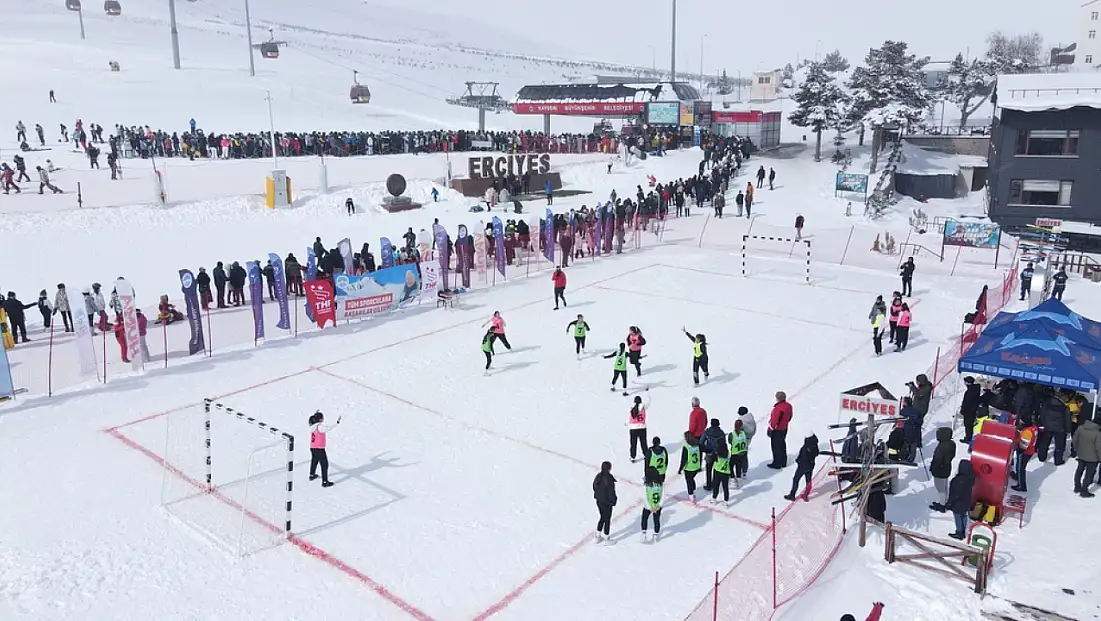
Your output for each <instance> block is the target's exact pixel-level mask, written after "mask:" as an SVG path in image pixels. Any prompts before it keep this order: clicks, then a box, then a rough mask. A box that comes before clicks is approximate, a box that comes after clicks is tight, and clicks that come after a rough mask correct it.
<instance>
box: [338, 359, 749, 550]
mask: <svg viewBox="0 0 1101 621" xmlns="http://www.w3.org/2000/svg"><path fill="white" fill-rule="evenodd" d="M317 372H318V373H323V374H325V375H328V376H330V377H333V378H335V379H339V380H343V381H345V382H348V383H350V384H354V385H356V386H358V387H360V388H364V389H366V390H369V391H371V392H373V393H375V394H377V395H380V396H383V397H387V398H389V399H392V400H394V401H397V402H398V403H402V404H404V405H407V406H409V407H411V408H413V409H416V410H420V411H422V412H425V413H427V414H432V415H433V416H437V417H439V418H442V419H444V420H446V421H450V422H453V423H455V424H458V425H462V426H463V427H466V428H467V429H470V430H471V431H477V432H479V433H484V434H486V435H488V436H491V437H494V438H497V439H499V440H505V441H507V442H511V443H513V444H517V445H520V446H523V447H525V448H529V449H532V450H535V451H538V452H540V453H544V454H546V455H553V456H554V457H559V458H561V459H565V460H567V461H569V462H571V463H574V464H577V465H579V466H583V467H585V468H587V469H589V470H598V469H599V467H598V466H597V465H596V464H590V463H588V462H586V461H584V460H581V459H578V458H576V457H573V456H571V455H567V454H565V453H562V452H559V451H556V450H553V449H548V448H545V447H542V446H539V445H538V444H534V443H532V442H528V441H527V440H522V439H520V438H514V437H512V436H510V435H506V434H503V433H500V432H498V431H493V430H492V429H487V428H485V427H481V426H478V425H475V424H473V423H469V422H467V421H464V420H462V419H459V418H456V417H454V416H451V415H450V414H444V413H443V412H440V411H439V410H435V409H432V408H430V407H428V406H425V405H421V404H419V403H415V402H413V401H410V400H408V399H406V398H404V397H400V396H398V395H395V394H393V393H391V392H387V391H385V390H382V389H380V388H376V387H374V386H372V385H370V384H367V383H365V382H362V381H360V380H357V379H355V378H351V377H345V376H343V375H340V374H338V373H333V372H332V371H328V370H325V369H320V368H319V369H317ZM620 482H621V483H626V484H627V485H631V486H632V487H637V488H641V487H642V485H640V484H639V483H638V482H637V481H634V480H632V479H623V480H622V481H620ZM670 497H671V498H672V497H673V496H672V495H671V496H670ZM679 502H681V501H678V504H679ZM685 502H687V501H685ZM693 506H695V507H696V508H697V509H702V510H704V511H710V512H711V513H714V514H716V515H721V516H723V517H727V518H730V519H732V520H736V521H738V522H742V523H744V524H748V525H749V526H754V527H756V528H759V529H761V530H768V529H769V526H768V525H766V524H763V523H761V522H757V521H755V520H751V519H749V518H746V517H742V516H740V515H737V514H735V513H730V512H728V511H723V510H721V509H719V508H717V507H708V506H704V505H699V504H696V505H693Z"/></svg>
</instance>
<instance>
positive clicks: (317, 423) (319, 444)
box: [309, 410, 343, 487]
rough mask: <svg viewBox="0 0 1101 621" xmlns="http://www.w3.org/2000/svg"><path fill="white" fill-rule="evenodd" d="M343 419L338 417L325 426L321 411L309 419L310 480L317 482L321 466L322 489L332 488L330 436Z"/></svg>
mask: <svg viewBox="0 0 1101 621" xmlns="http://www.w3.org/2000/svg"><path fill="white" fill-rule="evenodd" d="M341 418H343V417H340V416H338V417H337V419H336V422H335V423H334V424H332V425H326V424H325V415H324V414H322V413H321V410H318V411H316V412H314V413H313V414H312V415H311V416H310V418H309V424H310V480H311V481H316V480H317V467H318V466H321V487H332V486H333V482H332V481H330V480H329V454H328V452H326V445H327V444H328V434H329V432H330V431H332V430H333V429H335V428H336V426H337V425H339V424H340V420H341Z"/></svg>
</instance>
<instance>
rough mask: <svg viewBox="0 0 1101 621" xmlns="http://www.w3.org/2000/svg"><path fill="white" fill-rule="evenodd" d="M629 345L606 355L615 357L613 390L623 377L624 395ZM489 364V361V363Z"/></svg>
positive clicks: (606, 357)
mask: <svg viewBox="0 0 1101 621" xmlns="http://www.w3.org/2000/svg"><path fill="white" fill-rule="evenodd" d="M626 349H627V345H626V344H625V343H620V344H619V349H618V350H617V351H613V352H612V353H610V354H608V355H607V356H604V359H605V360H607V359H609V358H615V363H614V366H613V367H612V368H613V369H614V371H613V372H612V390H615V383H616V382H618V381H619V380H620V379H621V378H622V380H623V396H624V397H626V396H627V351H626ZM487 364H488V363H487Z"/></svg>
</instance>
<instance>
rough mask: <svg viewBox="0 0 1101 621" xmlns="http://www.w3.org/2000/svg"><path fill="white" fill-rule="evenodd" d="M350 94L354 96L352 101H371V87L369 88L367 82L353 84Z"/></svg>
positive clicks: (363, 102) (360, 102)
mask: <svg viewBox="0 0 1101 621" xmlns="http://www.w3.org/2000/svg"><path fill="white" fill-rule="evenodd" d="M349 96H350V97H351V98H352V103H357V104H365V103H371V89H369V88H367V85H366V84H353V85H352V90H351V92H350V93H349Z"/></svg>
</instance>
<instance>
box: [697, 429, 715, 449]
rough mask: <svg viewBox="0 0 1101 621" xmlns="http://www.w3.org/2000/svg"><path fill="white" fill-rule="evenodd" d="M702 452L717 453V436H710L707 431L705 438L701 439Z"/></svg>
mask: <svg viewBox="0 0 1101 621" xmlns="http://www.w3.org/2000/svg"><path fill="white" fill-rule="evenodd" d="M700 450H701V451H703V452H704V453H714V452H715V436H713V435H709V434H708V433H707V432H706V431H705V432H704V434H703V437H702V438H700Z"/></svg>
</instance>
